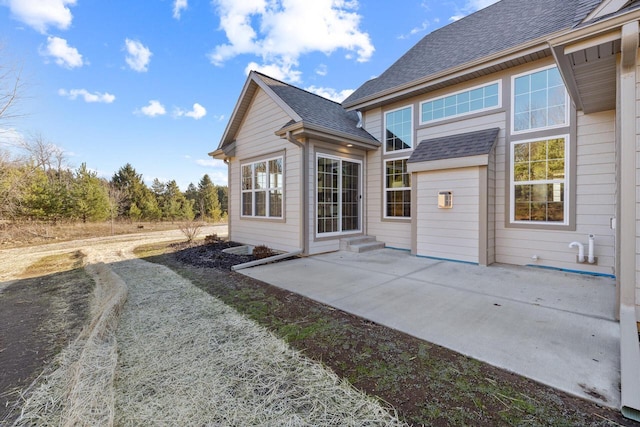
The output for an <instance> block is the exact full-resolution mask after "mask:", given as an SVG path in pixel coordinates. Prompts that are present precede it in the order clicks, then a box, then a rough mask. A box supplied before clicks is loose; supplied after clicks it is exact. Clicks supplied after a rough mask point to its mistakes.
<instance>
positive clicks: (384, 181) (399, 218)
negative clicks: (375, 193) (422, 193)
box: [382, 156, 413, 221]
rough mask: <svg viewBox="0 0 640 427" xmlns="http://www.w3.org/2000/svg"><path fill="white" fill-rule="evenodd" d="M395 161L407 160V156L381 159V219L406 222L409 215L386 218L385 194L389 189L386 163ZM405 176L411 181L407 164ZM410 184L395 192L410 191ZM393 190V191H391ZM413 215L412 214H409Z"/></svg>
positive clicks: (409, 217)
mask: <svg viewBox="0 0 640 427" xmlns="http://www.w3.org/2000/svg"><path fill="white" fill-rule="evenodd" d="M396 160H409V156H404V157H391V158H383V159H382V193H383V195H382V218H383V219H388V220H391V221H396V220H397V221H406V220H409V219H411V215H409V216H387V193H388V191H389V190H390V189H388V188H387V162H393V161H396ZM407 175H409V179H411V172H409V163H407ZM411 184H412V183H411V182H409V187H401V188H396V189H395V190H411ZM391 190H393V189H391ZM411 214H413V212H411Z"/></svg>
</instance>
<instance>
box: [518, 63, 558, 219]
mask: <svg viewBox="0 0 640 427" xmlns="http://www.w3.org/2000/svg"><path fill="white" fill-rule="evenodd" d="M512 83H513V84H512V88H513V94H512V132H511V147H510V164H511V171H510V174H511V177H510V178H511V179H510V182H511V187H510V193H511V194H510V200H511V207H510V222H511V223H512V224H545V225H568V224H569V210H568V208H569V203H568V200H569V188H570V187H569V178H570V177H569V170H570V168H569V166H570V165H569V162H570V158H571V157H570V151H571V150H570V137H569V135H568V132H569V96H568V94H567V91H566V89H565V87H564V83H563V81H562V78H561V76H560V73H559V71H558V69H557V68H556V67H546V68H543V69H539V70H535V71H533V72H529V73H526V74H520V75H517V76H514V77H513V81H512ZM531 132H536V134H535V135H531V136H529V133H531ZM565 132H567V133H565Z"/></svg>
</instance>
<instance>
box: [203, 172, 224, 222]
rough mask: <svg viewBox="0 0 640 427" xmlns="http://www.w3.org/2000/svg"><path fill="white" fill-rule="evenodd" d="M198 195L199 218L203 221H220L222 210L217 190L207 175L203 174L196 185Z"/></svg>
mask: <svg viewBox="0 0 640 427" xmlns="http://www.w3.org/2000/svg"><path fill="white" fill-rule="evenodd" d="M198 195H199V207H200V209H201V212H200V213H201V217H202V218H203V219H204V220H211V221H214V222H216V221H220V219H221V218H222V208H221V207H220V201H219V200H218V190H217V188H216V186H215V185H213V181H211V178H209V175H208V174H205V175H204V176H203V177H202V179H201V180H200V182H199V183H198Z"/></svg>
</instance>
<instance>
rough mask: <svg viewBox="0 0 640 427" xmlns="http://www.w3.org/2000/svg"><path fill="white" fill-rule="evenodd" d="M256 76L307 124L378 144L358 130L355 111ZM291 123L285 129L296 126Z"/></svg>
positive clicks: (367, 133)
mask: <svg viewBox="0 0 640 427" xmlns="http://www.w3.org/2000/svg"><path fill="white" fill-rule="evenodd" d="M256 75H257V76H258V77H259V78H260V79H261V80H262V81H263V82H264V83H265V84H267V85H268V86H269V88H270V89H271V90H273V92H274V93H275V94H276V95H277V96H278V97H279V98H280V99H282V101H284V102H285V103H286V104H287V105H288V106H289V107H291V109H292V110H293V111H295V112H296V114H298V116H300V117H301V118H302V122H303V123H305V124H312V125H317V126H322V127H324V128H327V129H332V130H335V131H339V132H343V133H346V134H349V135H353V136H355V137H359V138H364V139H369V140H371V141H372V142H374V141H375V142H377V139H375V138H374V137H373V136H371V134H370V133H369V132H367V131H366V130H364V129H362V128H358V127H357V126H356V125H357V124H358V115H357V113H356V112H355V111H346V110H345V109H344V108H342V105H341V104H338V103H337V102H334V101H331V100H329V99H327V98H323V97H321V96H319V95H316V94H314V93H311V92H307V91H306V90H303V89H300V88H297V87H295V86H291V85H289V84H287V83H284V82H281V81H279V80H276V79H274V78H271V77H269V76H266V75H264V74H261V73H258V72H256ZM294 123H295V122H289V123H287V124H286V125H285V127H287V126H290V125H292V124H294Z"/></svg>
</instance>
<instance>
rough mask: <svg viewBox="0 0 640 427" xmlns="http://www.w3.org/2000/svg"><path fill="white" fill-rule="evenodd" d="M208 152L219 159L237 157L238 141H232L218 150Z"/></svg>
mask: <svg viewBox="0 0 640 427" xmlns="http://www.w3.org/2000/svg"><path fill="white" fill-rule="evenodd" d="M208 154H209V156H211V157H213V158H214V159H219V160H227V159H229V158H231V157H235V155H236V142H235V141H232V142H231V143H229V144H226V145H225V146H223V147H221V148H218V149H217V150H215V151H212V152H211V153H208Z"/></svg>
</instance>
